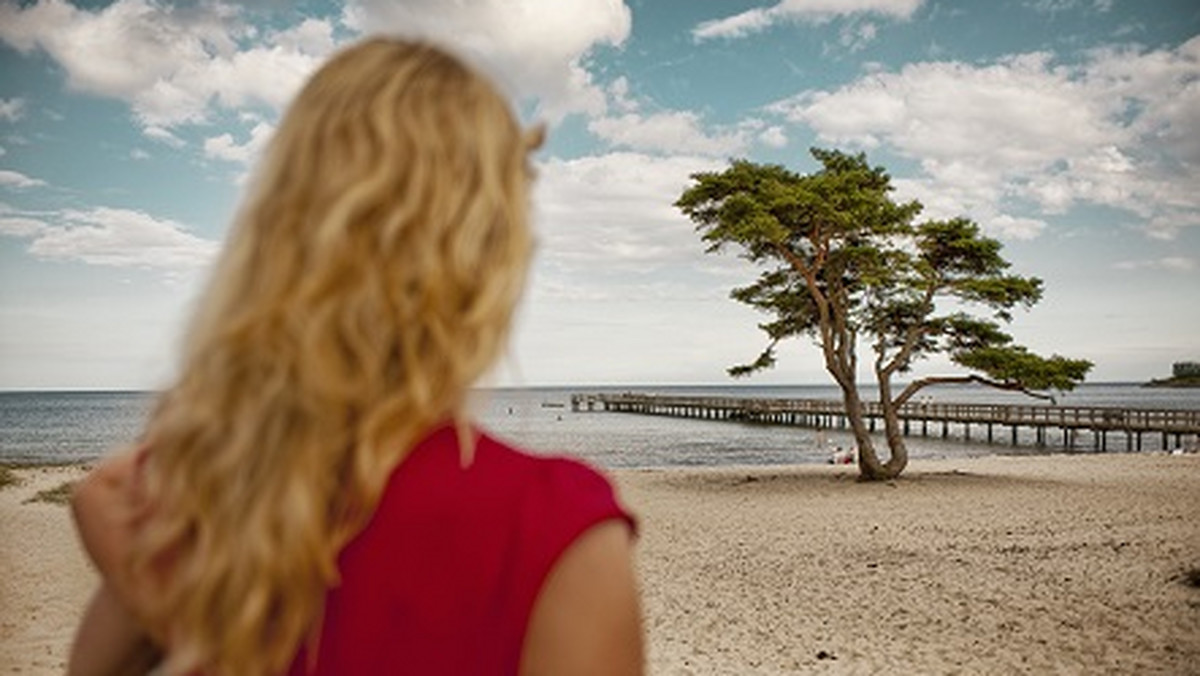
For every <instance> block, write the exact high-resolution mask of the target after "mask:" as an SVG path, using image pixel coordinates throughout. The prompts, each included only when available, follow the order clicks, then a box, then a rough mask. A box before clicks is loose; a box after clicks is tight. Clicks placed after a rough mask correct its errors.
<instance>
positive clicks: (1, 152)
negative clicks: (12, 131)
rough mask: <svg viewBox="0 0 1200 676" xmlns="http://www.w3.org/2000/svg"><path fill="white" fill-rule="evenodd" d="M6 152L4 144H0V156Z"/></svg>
mask: <svg viewBox="0 0 1200 676" xmlns="http://www.w3.org/2000/svg"><path fill="white" fill-rule="evenodd" d="M7 154H8V151H7V150H5V149H4V146H0V157H4V156H5V155H7Z"/></svg>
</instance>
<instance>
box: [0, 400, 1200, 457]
mask: <svg viewBox="0 0 1200 676" xmlns="http://www.w3.org/2000/svg"><path fill="white" fill-rule="evenodd" d="M576 392H647V393H659V394H695V395H702V396H738V397H787V398H815V399H837V398H838V393H837V390H836V389H835V388H834V387H832V386H828V387H827V386H797V387H755V386H735V387H617V388H587V387H579V388H522V389H491V390H481V391H479V392H477V394H476V401H475V408H476V411H477V413H478V417H479V418H480V420H481V421H482V422H483V424H484V425H485V426H486V427H487V428H488V429H490V430H491V431H492V432H493V433H495V434H496V435H498V436H500V437H502V438H505V439H508V440H510V441H513V442H516V443H517V444H519V445H522V446H525V447H528V448H533V449H537V450H539V451H545V452H566V453H571V454H574V455H578V456H581V457H583V458H585V459H588V460H590V461H592V462H594V463H596V464H598V465H601V466H605V467H661V466H678V465H761V464H794V463H823V462H826V461H827V460H828V458H829V456H830V453H831V451H832V450H833V449H834V448H835V447H837V446H843V447H848V446H850V445H851V437H850V435H849V434H848V433H847V432H846V431H844V430H837V429H833V430H822V431H817V430H809V429H803V428H798V427H781V426H769V425H756V424H747V423H734V422H718V421H705V420H690V419H679V418H665V417H655V416H640V415H632V414H620V413H604V412H592V413H575V412H572V411H571V407H570V397H571V394H573V393H576ZM864 394H866V393H865V391H864ZM922 396H923V397H924V396H929V397H932V399H933V400H934V401H937V402H957V403H1025V404H1028V403H1036V402H1035V401H1034V400H1031V399H1028V398H1026V397H1022V396H1020V395H1016V394H1012V393H1005V392H999V391H995V390H990V389H987V388H982V387H966V386H957V387H937V388H930V389H927V390H925V391H923V393H922ZM153 401H154V395H153V393H148V392H0V463H18V464H25V463H46V462H86V461H89V460H94V459H96V458H98V457H100V456H103V455H104V454H105V453H107V452H109V451H110V450H112V449H113V448H116V447H119V446H121V445H124V444H127V443H129V442H130V441H131V440H133V439H135V438H136V437H137V436H138V434H139V432H140V430H141V428H142V426H143V424H144V421H145V417H146V415H147V412H148V410H149V408H150V406H151V405H152V404H153ZM1059 404H1061V405H1076V406H1120V407H1139V408H1180V409H1192V410H1200V390H1196V389H1191V390H1183V389H1147V388H1141V387H1138V386H1137V385H1130V384H1095V385H1083V386H1080V387H1079V388H1078V389H1076V390H1075V391H1074V392H1071V393H1068V394H1066V395H1064V396H1062V397H1061V398H1060V399H1059ZM214 424H215V421H214ZM1007 436H1008V435H1007V431H1003V432H1000V433H998V434H997V438H998V439H1003V440H1006V441H1007ZM1050 437H1051V438H1050V440H1049V441H1050V442H1051V443H1052V444H1053V443H1057V441H1058V440H1057V439H1055V438H1054V437H1055V435H1054V434H1051V435H1050ZM1081 447H1082V448H1090V446H1087V445H1086V444H1085V445H1082V446H1081ZM1114 447H1121V448H1123V446H1121V445H1120V444H1110V448H1114ZM1052 449H1053V446H1052V447H1050V449H1037V448H1034V447H1033V446H1032V445H1022V446H1017V447H1013V446H1009V445H1006V444H995V445H989V444H986V443H983V442H981V441H978V440H976V441H970V442H968V441H964V440H963V439H962V438H961V437H959V438H951V439H950V440H942V439H941V438H940V436H938V437H937V438H922V437H919V436H918V437H910V438H909V451H910V454H911V455H912V456H913V457H918V458H921V457H962V456H969V455H990V454H995V453H1044V452H1047V450H1052Z"/></svg>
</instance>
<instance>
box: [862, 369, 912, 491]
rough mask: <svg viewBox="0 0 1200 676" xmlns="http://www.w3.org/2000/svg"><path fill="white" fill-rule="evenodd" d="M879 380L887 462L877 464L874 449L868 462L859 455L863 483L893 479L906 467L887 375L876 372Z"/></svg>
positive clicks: (906, 450)
mask: <svg viewBox="0 0 1200 676" xmlns="http://www.w3.org/2000/svg"><path fill="white" fill-rule="evenodd" d="M875 375H876V377H877V378H878V380H879V403H880V408H882V409H883V428H884V433H885V435H886V438H887V445H888V460H887V462H886V463H881V462H879V458H878V457H877V456H876V455H875V452H874V449H872V450H871V458H870V459H869V461H868V460H867V458H865V454H863V453H861V452H860V453H859V460H858V469H859V478H860V479H862V480H863V481H882V480H886V479H895V478H896V477H898V476H900V473H901V472H903V471H904V468H905V467H907V466H908V447H907V446H905V445H904V435H903V434H902V432H901V430H900V418H899V416H898V415H897V414H896V405H895V404H894V403H893V402H892V387H891V382H890V381H889V379H888V374H886V373H880V372H878V371H877V372H876V374H875Z"/></svg>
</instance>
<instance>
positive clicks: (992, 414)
mask: <svg viewBox="0 0 1200 676" xmlns="http://www.w3.org/2000/svg"><path fill="white" fill-rule="evenodd" d="M862 406H863V409H862V410H863V415H864V417H865V418H866V419H867V421H868V424H869V425H870V427H871V430H872V431H874V430H875V427H876V424H877V422H878V421H879V420H881V419H882V418H883V407H882V406H881V405H880V404H879V403H878V402H864V403H863V405H862ZM571 408H572V409H573V410H575V411H595V410H603V411H617V412H623V413H641V414H648V415H667V416H675V417H687V418H704V419H711V420H733V421H744V422H759V423H769V424H784V425H798V426H804V427H817V428H820V427H835V426H841V427H844V426H845V424H846V421H845V408H844V407H843V405H842V402H841V401H837V400H829V399H766V398H756V397H700V396H675V395H653V394H635V393H622V394H614V393H604V394H575V395H572V397H571ZM897 416H898V418H899V420H900V422H901V424H902V426H903V432H904V433H905V434H915V433H917V432H915V431H914V424H919V426H920V430H919V433H920V434H922V435H928V434H929V427H930V425H931V424H932V425H933V426H934V427H935V428H936V427H937V426H938V425H941V427H942V430H941V432H942V436H943V437H946V436H948V435H949V431H950V429H951V426H954V427H955V429H956V430H959V431H961V433H962V434H963V435H964V436H965V437H966V438H968V439H969V438H970V436H971V426H972V425H975V426H977V427H979V426H982V427H984V429H985V430H986V435H987V441H989V442H991V441H993V428H994V427H996V426H1001V427H1008V428H1010V430H1011V437H1012V443H1013V444H1017V443H1018V429H1019V428H1028V429H1031V430H1033V432H1034V442H1035V443H1036V444H1038V445H1042V444H1045V443H1046V431H1047V430H1048V429H1056V430H1061V431H1062V432H1063V445H1064V446H1067V447H1073V446H1074V445H1075V441H1076V437H1077V436H1078V433H1079V432H1086V433H1090V436H1091V437H1092V439H1093V442H1094V445H1095V446H1096V447H1097V448H1099V449H1106V448H1107V434H1108V433H1110V432H1124V433H1125V435H1126V446H1127V448H1129V449H1130V450H1132V449H1133V447H1134V446H1135V442H1136V448H1137V449H1138V450H1141V449H1142V435H1145V434H1158V435H1161V437H1162V443H1161V448H1163V449H1166V448H1174V447H1179V446H1181V445H1183V444H1184V442H1185V440H1186V441H1188V442H1190V443H1195V442H1196V441H1197V439H1198V438H1200V410H1187V409H1143V408H1119V407H1102V406H1047V405H1021V404H955V403H935V402H909V403H907V404H905V405H903V406H901V407H899V408H898V409H897ZM1171 437H1174V444H1173V445H1172V444H1171Z"/></svg>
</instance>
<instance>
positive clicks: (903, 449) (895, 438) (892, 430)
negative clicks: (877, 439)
mask: <svg viewBox="0 0 1200 676" xmlns="http://www.w3.org/2000/svg"><path fill="white" fill-rule="evenodd" d="M880 406H881V407H882V408H883V429H884V434H885V435H886V436H887V445H888V451H889V452H890V453H891V457H889V458H888V461H887V464H886V465H884V473H885V476H880V477H878V478H880V479H894V478H896V477H898V476H900V473H901V472H903V471H904V468H905V467H907V466H908V446H906V445H905V444H904V434H903V432H902V431H901V429H900V417H899V415H897V413H896V406H895V404H893V403H892V401H891V399H889V398H886V397H884V398H882V399H881V400H880Z"/></svg>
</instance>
